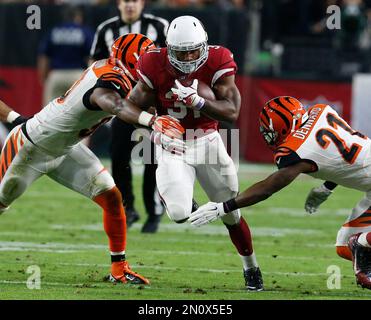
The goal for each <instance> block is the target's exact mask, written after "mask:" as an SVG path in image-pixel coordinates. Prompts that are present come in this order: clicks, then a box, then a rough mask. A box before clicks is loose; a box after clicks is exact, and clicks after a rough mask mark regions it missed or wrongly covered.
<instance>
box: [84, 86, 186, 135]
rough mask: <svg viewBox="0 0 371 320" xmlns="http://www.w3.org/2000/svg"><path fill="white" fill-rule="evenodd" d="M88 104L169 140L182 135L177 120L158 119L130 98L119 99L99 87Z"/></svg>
mask: <svg viewBox="0 0 371 320" xmlns="http://www.w3.org/2000/svg"><path fill="white" fill-rule="evenodd" d="M90 103H91V104H92V105H93V106H95V107H99V108H101V109H102V110H103V111H106V112H108V113H110V114H112V115H115V116H117V117H118V118H120V119H121V120H123V121H125V122H127V123H131V124H140V125H142V126H146V127H150V128H152V129H153V130H155V131H157V132H160V133H162V134H165V135H167V136H168V137H170V138H179V137H181V136H182V135H183V133H184V128H183V127H182V126H181V124H180V123H179V120H177V119H175V118H173V117H170V116H159V117H158V116H156V115H153V114H151V113H149V112H147V111H143V110H142V109H141V108H140V107H139V105H140V104H136V103H134V102H133V101H132V100H131V99H130V98H126V99H123V98H121V96H120V95H119V93H117V92H116V91H114V90H112V89H107V88H100V87H99V88H96V89H94V91H93V93H92V94H91V96H90Z"/></svg>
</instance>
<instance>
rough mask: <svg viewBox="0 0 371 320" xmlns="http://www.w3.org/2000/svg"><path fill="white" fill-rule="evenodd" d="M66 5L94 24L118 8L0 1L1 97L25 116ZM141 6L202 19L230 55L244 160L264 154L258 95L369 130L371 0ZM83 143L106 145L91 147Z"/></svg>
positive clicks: (83, 0) (193, 0)
mask: <svg viewBox="0 0 371 320" xmlns="http://www.w3.org/2000/svg"><path fill="white" fill-rule="evenodd" d="M32 4H37V5H39V6H40V8H41V29H40V30H29V29H27V27H26V19H27V17H28V16H29V15H28V14H27V13H26V10H27V8H28V7H29V6H30V5H32ZM67 4H73V5H79V6H80V7H81V8H82V10H83V12H84V22H85V24H86V25H88V26H90V27H91V28H92V29H93V30H95V29H96V27H97V26H98V25H99V24H100V23H101V22H102V21H104V20H106V19H108V18H110V17H113V16H115V15H117V13H118V10H117V7H116V1H115V0H112V1H109V0H104V1H103V0H95V1H93V0H92V1H89V0H75V1H74V0H71V1H68V0H55V1H53V0H44V1H14V0H2V1H0V43H1V46H0V96H1V97H2V99H4V100H5V101H6V102H7V103H9V104H10V105H12V106H13V107H14V108H15V109H16V110H17V111H19V112H21V113H24V114H25V115H32V114H33V113H35V112H37V111H38V110H39V109H40V107H41V105H42V99H41V96H42V89H43V88H42V86H41V85H40V82H39V80H38V78H37V70H36V61H37V52H38V46H39V43H40V41H41V39H42V37H43V36H44V35H45V34H46V33H47V32H48V30H50V28H51V27H52V26H54V25H55V24H57V23H58V22H60V21H61V19H62V12H63V10H62V9H63V7H65V6H66V5H67ZM333 4H336V5H338V6H340V8H341V29H333V30H330V29H328V28H327V27H326V20H327V19H328V18H329V17H330V14H328V13H326V9H327V8H328V6H330V5H333ZM145 11H146V12H148V13H153V14H155V15H158V16H161V17H164V18H167V19H169V20H171V19H173V18H174V17H176V16H179V15H183V14H192V15H194V16H196V17H198V18H199V19H200V20H201V21H203V23H204V24H205V26H206V29H207V31H208V34H209V39H210V41H209V43H210V44H220V45H224V46H226V47H228V48H229V49H230V50H231V51H232V52H233V53H234V55H235V59H236V61H237V63H238V66H239V73H238V76H237V83H238V86H239V89H240V91H241V93H242V97H243V105H242V109H241V115H240V119H239V121H238V123H237V126H238V127H239V128H240V147H241V148H240V151H241V156H242V158H244V159H245V160H247V161H254V162H267V161H271V155H270V153H269V150H267V149H266V148H265V146H264V145H263V141H262V139H255V137H256V135H257V134H258V126H257V123H256V119H257V117H256V116H257V114H258V112H259V109H260V107H261V106H262V104H263V103H264V102H265V101H266V100H267V99H270V98H272V97H274V96H277V95H281V94H286V95H292V96H295V97H298V98H300V99H301V100H302V101H303V102H304V103H305V104H306V105H308V104H313V103H318V102H322V103H323V102H324V103H329V104H331V105H332V106H334V107H335V108H336V109H337V110H338V112H339V113H340V114H341V115H342V116H343V117H344V118H345V119H346V120H348V121H351V122H352V125H353V126H354V127H355V128H356V129H358V130H360V131H364V132H365V133H366V134H367V133H368V134H369V135H370V134H371V129H369V128H368V127H369V126H368V123H369V119H370V118H371V112H370V111H369V110H368V109H369V108H368V102H369V101H370V100H371V97H370V99H368V96H369V94H368V91H369V90H367V85H368V83H367V81H368V75H367V73H368V72H370V68H371V58H370V57H371V55H370V50H371V1H369V0H363V1H362V0H343V1H334V0H300V1H294V0H246V1H244V0H214V1H213V0H157V1H156V0H152V1H149V0H147V1H146V8H145ZM352 82H353V85H354V84H356V87H354V86H353V87H352ZM368 131H369V132H368ZM99 140H100V141H101V139H99ZM246 146H248V148H246ZM92 147H93V148H95V151H96V152H97V153H104V152H105V149H104V148H103V149H102V146H100V145H99V144H98V145H95V144H93V146H92Z"/></svg>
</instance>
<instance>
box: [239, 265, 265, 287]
mask: <svg viewBox="0 0 371 320" xmlns="http://www.w3.org/2000/svg"><path fill="white" fill-rule="evenodd" d="M243 276H244V278H245V285H246V289H247V290H249V291H262V290H263V289H264V287H263V276H262V273H261V271H260V269H259V267H257V268H249V269H247V270H244V271H243Z"/></svg>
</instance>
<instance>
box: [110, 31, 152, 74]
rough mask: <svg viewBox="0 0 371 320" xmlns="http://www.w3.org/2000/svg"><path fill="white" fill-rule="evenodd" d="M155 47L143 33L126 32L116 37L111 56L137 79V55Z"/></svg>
mask: <svg viewBox="0 0 371 320" xmlns="http://www.w3.org/2000/svg"><path fill="white" fill-rule="evenodd" d="M153 48H155V44H154V43H153V41H152V40H150V39H149V38H148V37H146V36H145V35H143V34H139V33H128V34H125V35H123V36H121V37H119V38H117V39H116V41H115V42H114V43H113V45H112V48H111V56H110V57H111V58H112V59H118V60H119V61H121V62H122V64H123V65H124V67H125V68H126V69H127V70H128V71H129V73H130V75H131V79H132V80H134V81H137V80H138V77H137V75H136V70H135V65H136V63H137V61H138V59H139V57H140V56H141V55H142V54H144V53H145V52H147V51H148V50H150V49H153Z"/></svg>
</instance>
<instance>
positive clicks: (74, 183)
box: [0, 126, 115, 206]
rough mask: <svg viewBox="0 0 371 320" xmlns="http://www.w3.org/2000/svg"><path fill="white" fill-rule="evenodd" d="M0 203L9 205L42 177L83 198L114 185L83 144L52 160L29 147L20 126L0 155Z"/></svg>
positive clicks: (9, 136)
mask: <svg viewBox="0 0 371 320" xmlns="http://www.w3.org/2000/svg"><path fill="white" fill-rule="evenodd" d="M0 166H1V170H0V202H1V203H2V204H3V205H5V206H9V205H10V204H11V203H12V202H13V201H14V200H15V199H16V198H18V197H19V196H21V195H22V194H23V193H24V192H25V191H26V189H27V187H28V186H29V185H30V184H31V183H32V182H33V181H35V180H36V179H38V178H39V177H41V176H42V175H44V174H45V175H47V176H48V177H50V178H51V179H53V180H55V181H57V182H59V183H60V184H62V185H64V186H66V187H67V188H69V189H72V190H74V191H77V192H79V193H81V194H82V195H84V196H86V197H89V198H94V197H95V196H96V195H98V194H100V193H102V192H104V191H107V190H110V189H112V188H113V187H114V186H115V183H114V181H113V178H112V177H111V175H110V174H109V172H108V171H107V170H106V169H105V168H104V167H103V165H102V164H101V162H100V161H99V159H98V158H97V157H96V156H95V155H94V153H93V152H92V151H90V150H89V148H87V147H86V146H85V145H83V144H82V143H78V144H76V145H75V146H73V148H72V149H71V150H70V152H68V153H67V154H65V155H62V156H59V157H55V156H51V155H50V154H48V152H47V150H41V149H40V148H39V147H37V146H35V145H34V144H32V143H31V142H30V141H29V140H27V138H26V137H25V136H24V134H23V132H22V131H21V126H17V127H15V128H14V129H13V130H12V131H11V132H10V133H9V135H8V137H7V140H6V142H5V144H4V147H3V150H2V152H1V162H0Z"/></svg>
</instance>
